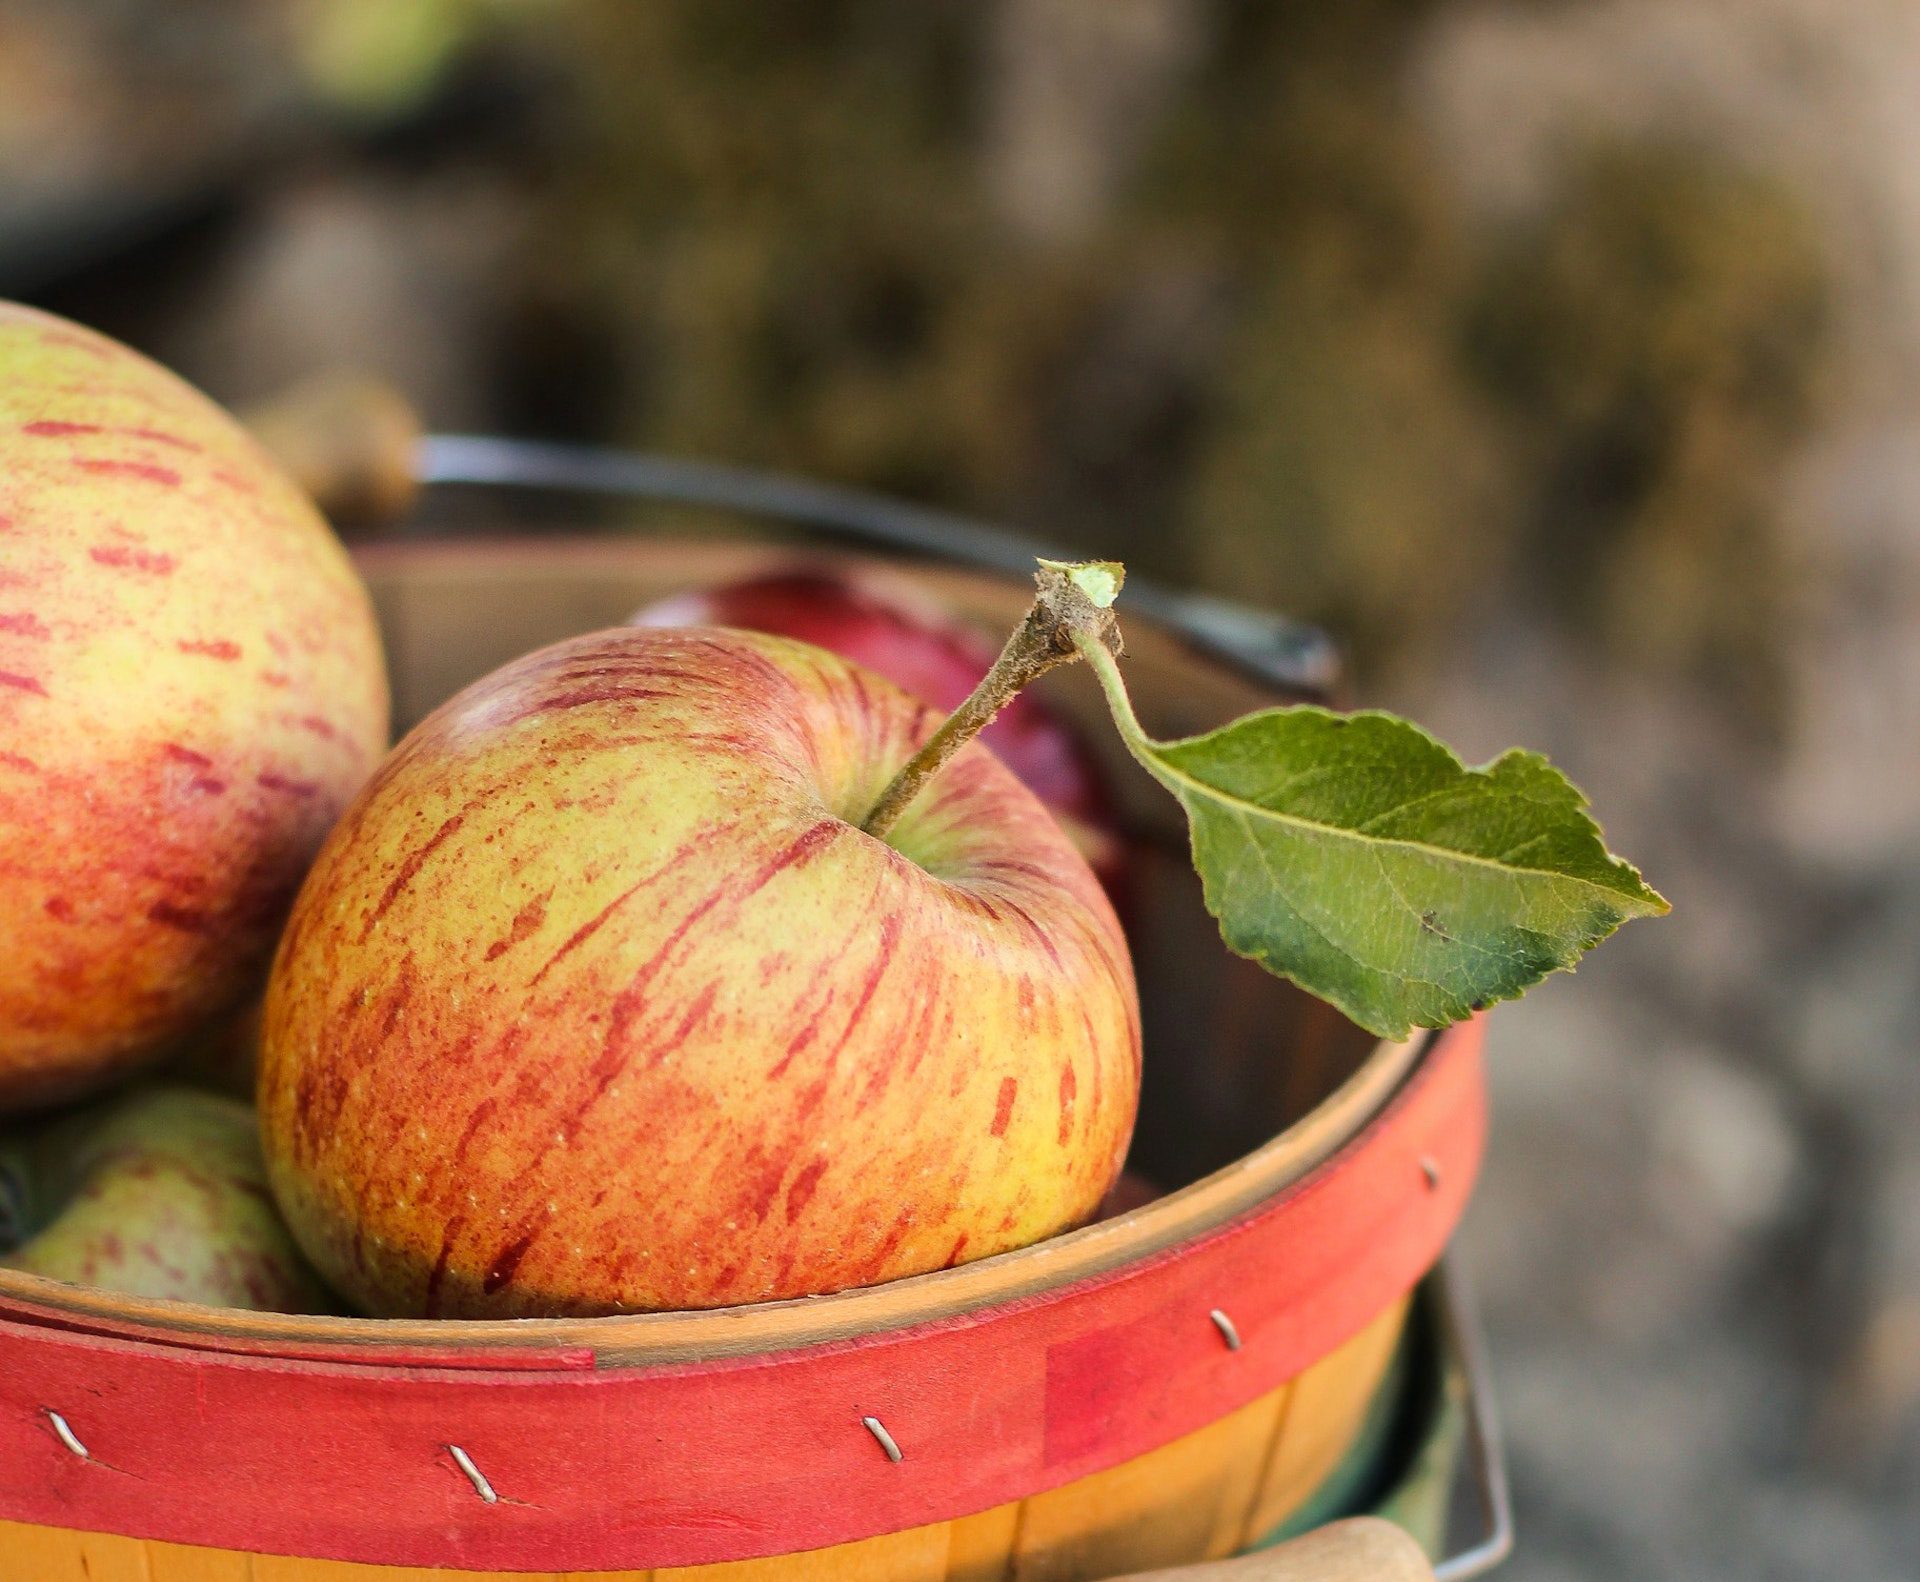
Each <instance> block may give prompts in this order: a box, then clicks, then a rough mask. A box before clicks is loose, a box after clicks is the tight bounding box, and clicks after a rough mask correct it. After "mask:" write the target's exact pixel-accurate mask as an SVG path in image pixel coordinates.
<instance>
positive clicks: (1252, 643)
mask: <svg viewBox="0 0 1920 1582" xmlns="http://www.w3.org/2000/svg"><path fill="white" fill-rule="evenodd" d="M413 472H414V477H415V479H416V481H418V482H419V483H422V484H481V485H492V486H495V487H507V488H514V489H557V490H566V491H568V492H572V493H584V494H600V495H615V496H619V497H622V498H625V499H639V500H657V501H663V502H671V503H674V504H678V505H694V506H708V507H712V508H715V509H719V510H728V511H742V512H746V513H748V514H749V515H753V516H762V517H772V518H776V519H779V520H781V521H786V522H792V523H796V524H798V525H801V526H805V527H811V528H814V529H816V530H817V531H819V532H822V533H825V534H828V535H830V536H832V537H835V538H842V539H848V540H851V541H853V542H856V543H864V544H878V545H881V546H884V547H885V548H888V549H892V550H898V551H903V552H905V553H908V554H914V555H923V556H927V557H930V558H933V559H938V560H949V561H958V562H960V563H962V564H965V565H970V566H975V567H979V568H982V569H986V570H993V571H1005V572H1010V573H1013V574H1014V575H1016V576H1022V577H1024V576H1027V575H1028V574H1029V573H1031V572H1032V570H1033V561H1034V557H1035V555H1050V556H1053V557H1055V558H1060V559H1071V558H1072V556H1071V554H1070V553H1069V552H1068V551H1065V550H1061V549H1059V548H1057V547H1049V546H1047V545H1045V544H1039V543H1036V542H1034V541H1033V540H1031V539H1029V538H1027V537H1025V536H1023V535H1020V534H1016V533H1010V532H1007V531H1006V530H1004V529H1002V528H997V527H990V526H988V525H987V524H985V523H983V522H977V521H974V520H972V519H971V518H968V517H963V516H954V515H951V514H949V513H948V512H945V511H932V510H928V509H926V508H925V507H922V506H916V505H908V504H906V503H905V502H903V501H899V500H892V499H889V498H887V497H886V496H885V495H878V494H869V493H868V492H866V491H865V490H862V489H846V488H841V487H839V486H837V485H833V484H823V483H814V482H812V481H810V480H808V479H804V478H794V477H790V476H787V475H785V474H782V473H773V472H762V471H759V470H757V469H754V468H749V467H729V466H722V465H720V464H718V463H715V462H705V461H688V460H686V459H684V458H682V457H677V456H660V455H654V454H650V453H647V452H643V451H618V450H604V449H601V448H599V447H596V446H591V445H562V444H555V443H551V442H548V441H544V440H528V439H508V438H503V437H501V436H498V435H491V434H428V435H425V436H423V437H422V438H421V439H420V441H419V442H418V444H417V446H416V447H415V450H414V457H413ZM1127 603H1128V605H1129V606H1130V607H1131V608H1134V609H1137V610H1139V611H1141V613H1143V614H1145V615H1149V616H1152V617H1155V618H1156V619H1158V620H1161V621H1165V622H1167V623H1168V624H1170V625H1173V626H1175V627H1178V628H1179V629H1180V630H1181V631H1183V632H1184V633H1186V634H1187V635H1188V636H1190V637H1193V638H1195V639H1196V640H1198V641H1199V642H1200V643H1201V644H1202V645H1203V646H1205V647H1207V648H1210V649H1212V650H1213V651H1214V652H1215V653H1216V654H1217V655H1218V656H1219V657H1221V658H1223V659H1226V660H1228V661H1229V662H1230V663H1232V664H1234V665H1236V666H1238V667H1239V668H1241V669H1243V670H1246V671H1248V672H1250V673H1252V674H1253V675H1254V676H1256V677H1258V678H1259V679H1260V680H1262V681H1265V682H1267V683H1269V684H1270V685H1273V686H1275V687H1278V688H1281V689H1282V690H1285V691H1288V692H1296V693H1307V694H1310V695H1313V696H1319V697H1324V696H1326V695H1328V694H1329V693H1330V692H1331V691H1332V689H1333V686H1334V684H1335V682H1336V680H1337V679H1338V676H1339V672H1340V655H1339V650H1338V648H1337V647H1336V646H1335V644H1334V643H1333V641H1332V639H1331V638H1329V637H1328V636H1327V635H1326V633H1324V632H1322V631H1320V630H1318V629H1317V628H1315V627H1311V626H1307V625H1303V624H1302V623H1300V622H1297V621H1290V620H1288V619H1287V618H1286V617H1284V616H1279V615H1272V614H1268V613H1267V612H1265V611H1262V610H1254V609H1249V608H1247V607H1246V606H1245V605H1241V604H1234V603H1232V602H1230V601H1228V600H1225V599H1214V598H1209V597H1207V596H1206V595H1204V594H1197V593H1186V592H1182V591H1179V590H1176V589H1172V588H1165V587H1161V586H1159V585H1157V584H1155V583H1153V582H1151V581H1142V580H1141V579H1139V578H1137V577H1130V578H1128V579H1127Z"/></svg>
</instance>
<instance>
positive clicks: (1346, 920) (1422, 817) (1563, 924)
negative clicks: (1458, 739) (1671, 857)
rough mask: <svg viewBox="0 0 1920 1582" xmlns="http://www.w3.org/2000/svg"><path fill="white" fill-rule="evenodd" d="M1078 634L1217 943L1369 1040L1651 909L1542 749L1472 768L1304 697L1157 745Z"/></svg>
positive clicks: (1430, 1022)
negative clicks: (1177, 825)
mask: <svg viewBox="0 0 1920 1582" xmlns="http://www.w3.org/2000/svg"><path fill="white" fill-rule="evenodd" d="M1077 646H1078V647H1079V648H1080V651H1081V653H1082V655H1083V657H1085V659H1086V660H1087V662H1088V663H1089V664H1091V665H1092V666H1093V668H1094V670H1095V671H1096V672H1097V673H1098V674H1099V676H1100V680H1101V685H1102V686H1103V687H1104V688H1105V690H1106V693H1107V699H1108V702H1109V704H1110V705H1111V707H1112V709H1113V714H1114V719H1115V722H1116V723H1117V724H1118V725H1119V727H1120V733H1121V735H1122V736H1123V737H1124V738H1125V740H1126V743H1127V746H1128V748H1129V749H1130V750H1131V751H1132V753H1133V755H1134V757H1136V758H1137V759H1139V760H1140V762H1141V763H1142V764H1143V765H1144V766H1145V767H1146V768H1147V770H1148V771H1149V772H1150V773H1151V774H1152V775H1153V777H1154V778H1155V779H1156V780H1158V781H1159V782H1160V783H1161V784H1162V785H1164V786H1165V787H1166V788H1167V789H1168V790H1169V791H1171V792H1172V793H1173V794H1174V795H1175V796H1176V797H1178V798H1179V800H1180V803H1181V805H1182V806H1183V807H1185V808H1186V810H1187V818H1188V822H1189V824H1190V826H1191V829H1192V835H1193V860H1194V866H1195V867H1196V868H1197V869H1198V870H1199V872H1200V877H1201V880H1202V883H1203V884H1204V886H1205V890H1206V900H1207V909H1208V910H1209V911H1210V912H1212V913H1213V915H1214V917H1215V918H1216V919H1217V920H1218V921H1219V923H1220V931H1221V934H1222V935H1223V936H1224V938H1225V939H1226V942H1227V944H1228V945H1229V946H1230V947H1231V948H1232V949H1233V950H1235V951H1237V952H1238V953H1239V954H1241V955H1243V956H1250V957H1252V958H1253V959H1254V960H1256V961H1258V962H1260V963H1261V964H1262V965H1264V966H1265V967H1267V969H1268V970H1269V971H1272V972H1276V973H1278V974H1280V975H1281V976H1282V977H1285V978H1291V979H1292V980H1293V981H1294V982H1295V983H1297V984H1299V985H1300V986H1301V987H1302V988H1303V989H1306V990H1308V991H1309V992H1310V993H1313V994H1316V995H1319V996H1320V997H1321V998H1322V999H1325V1000H1329V1001H1331V1002H1332V1003H1333V1004H1334V1005H1336V1006H1338V1007H1339V1008H1340V1009H1341V1010H1342V1011H1344V1012H1345V1013H1346V1014H1347V1015H1348V1016H1349V1017H1350V1018H1352V1019H1353V1020H1354V1021H1355V1022H1358V1023H1359V1024H1360V1025H1361V1026H1362V1027H1364V1028H1366V1029H1367V1030H1368V1031H1369V1032H1372V1033H1374V1034H1376V1035H1378V1036H1380V1037H1383V1038H1404V1037H1406V1036H1407V1034H1408V1033H1409V1032H1411V1031H1412V1029H1413V1028H1415V1027H1444V1026H1446V1025H1447V1024H1448V1023H1450V1022H1456V1021H1459V1020H1460V1019H1461V1018H1462V1017H1465V1016H1467V1015H1469V1014H1471V1013H1472V1012H1474V1011H1476V1010H1479V1009H1480V1008H1482V1007H1483V1006H1486V1005H1490V1004H1492V1003H1493V1002H1494V1001H1496V1000H1510V999H1513V998H1514V997H1515V996H1517V995H1519V994H1521V993H1523V992H1525V991H1526V990H1527V989H1528V988H1530V987H1531V986H1532V985H1534V984H1535V983H1538V982H1539V981H1540V979H1542V978H1543V977H1545V976H1546V975H1547V974H1548V973H1549V972H1555V971H1560V970H1570V969H1571V968H1572V967H1573V966H1574V964H1575V963H1576V962H1577V961H1578V960H1579V958H1580V956H1581V954H1582V953H1583V952H1585V951H1587V950H1590V949H1592V948H1593V946H1594V945H1596V944H1598V943H1599V942H1600V941H1601V940H1602V939H1604V938H1606V936H1607V935H1608V934H1610V933H1612V932H1613V931H1614V930H1615V929H1616V928H1618V927H1619V926H1620V924H1621V923H1623V922H1625V921H1626V920H1627V919H1628V918H1630V917H1647V916H1653V915H1656V914H1658V913H1662V912H1665V911H1666V910H1667V903H1666V901H1665V900H1663V899H1662V898H1661V897H1660V896H1659V895H1658V894H1656V893H1655V892H1654V891H1653V890H1651V889H1649V888H1648V887H1647V886H1646V884H1645V883H1643V882H1642V880H1641V878H1640V875H1639V873H1638V872H1637V871H1636V870H1635V869H1634V868H1633V867H1631V866H1630V865H1629V864H1627V863H1625V862H1623V861H1621V860H1620V859H1619V858H1617V857H1615V856H1612V855H1611V854H1610V853H1609V852H1608V851H1607V849H1606V847H1605V846H1604V845H1603V844H1602V843H1601V837H1600V830H1599V827H1598V826H1597V825H1596V824H1595V823H1594V822H1593V820H1592V819H1591V818H1590V817H1588V815H1587V812H1586V807H1587V801H1586V798H1585V797H1584V796H1582V795H1581V793H1580V791H1579V789H1578V788H1577V787H1575V786H1574V785H1573V784H1572V782H1570V781H1569V780H1568V779H1567V778H1566V777H1565V776H1564V775H1562V774H1561V773H1560V771H1559V770H1557V769H1555V768H1554V767H1553V766H1552V765H1551V764H1550V763H1548V762H1547V760H1546V759H1545V758H1543V757H1541V756H1540V755H1539V754H1538V753H1530V752H1523V751H1520V750H1518V749H1516V750H1514V751H1511V752H1507V753H1503V754H1501V756H1500V757H1498V758H1497V759H1495V760H1494V761H1493V762H1492V763H1490V764H1488V765H1486V766H1485V767H1483V768H1479V769H1469V768H1467V767H1466V766H1465V765H1464V764H1462V763H1461V761H1460V760H1459V759H1458V758H1457V757H1455V756H1454V754H1453V752H1452V751H1451V750H1450V749H1448V748H1447V747H1446V746H1444V745H1443V744H1442V743H1440V742H1438V741H1436V740H1434V738H1433V737H1431V736H1429V735H1428V734H1427V733H1426V732H1425V731H1423V730H1421V729H1420V727H1419V726H1417V725H1413V724H1410V723H1409V722H1408V721H1406V720H1402V719H1399V718H1396V717H1395V716H1393V715H1391V714H1381V713H1371V712H1370V713H1364V714H1336V713H1333V712H1331V711H1330V710H1327V709H1321V708H1311V707H1300V708H1281V709H1269V710H1266V711H1264V712H1262V713H1258V714H1250V715H1248V716H1247V717H1246V718H1245V719H1241V720H1236V721H1235V722H1234V723H1233V724H1231V725H1227V726H1223V727H1222V728H1221V729H1219V730H1216V731H1209V732H1208V733H1207V734H1205V735H1203V736H1194V737H1190V738H1188V739H1187V740H1185V741H1177V742H1156V741H1154V740H1153V739H1152V738H1151V737H1149V736H1148V735H1147V734H1146V732H1145V731H1144V730H1142V729H1141V727H1140V722H1139V721H1138V719H1136V718H1135V717H1134V713H1133V708H1132V705H1131V704H1130V703H1129V702H1128V700H1127V695H1126V688H1125V686H1124V684H1123V683H1122V681H1121V679H1120V672H1119V669H1118V667H1117V666H1116V665H1115V664H1114V662H1113V659H1112V657H1111V656H1110V655H1108V654H1107V653H1106V651H1105V650H1104V649H1103V648H1101V647H1100V646H1099V644H1098V643H1095V642H1092V641H1082V642H1080V643H1079V644H1078V645H1077Z"/></svg>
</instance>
